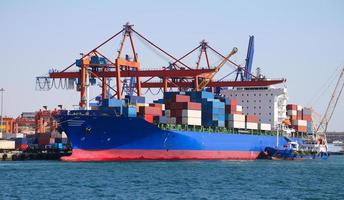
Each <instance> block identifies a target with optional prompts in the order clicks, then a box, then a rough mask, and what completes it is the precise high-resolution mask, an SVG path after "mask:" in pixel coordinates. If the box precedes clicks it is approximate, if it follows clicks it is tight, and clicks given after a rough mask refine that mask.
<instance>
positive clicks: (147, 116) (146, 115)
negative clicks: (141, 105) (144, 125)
mask: <svg viewBox="0 0 344 200" xmlns="http://www.w3.org/2000/svg"><path fill="white" fill-rule="evenodd" d="M143 119H144V120H146V121H147V122H149V123H153V120H154V116H153V115H149V114H145V115H144V116H143Z"/></svg>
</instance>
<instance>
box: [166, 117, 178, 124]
mask: <svg viewBox="0 0 344 200" xmlns="http://www.w3.org/2000/svg"><path fill="white" fill-rule="evenodd" d="M167 123H168V124H176V123H177V119H176V118H175V117H167Z"/></svg>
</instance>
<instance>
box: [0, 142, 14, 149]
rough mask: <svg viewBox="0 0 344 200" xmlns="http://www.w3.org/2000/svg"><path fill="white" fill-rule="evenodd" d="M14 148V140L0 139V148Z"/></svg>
mask: <svg viewBox="0 0 344 200" xmlns="http://www.w3.org/2000/svg"><path fill="white" fill-rule="evenodd" d="M15 148H16V142H15V141H12V140H0V149H4V150H13V149H15Z"/></svg>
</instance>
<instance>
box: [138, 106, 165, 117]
mask: <svg viewBox="0 0 344 200" xmlns="http://www.w3.org/2000/svg"><path fill="white" fill-rule="evenodd" d="M139 115H141V116H144V115H153V116H162V110H161V108H157V107H144V106H142V107H140V108H139Z"/></svg>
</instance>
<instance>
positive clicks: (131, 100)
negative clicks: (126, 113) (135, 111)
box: [125, 95, 146, 104]
mask: <svg viewBox="0 0 344 200" xmlns="http://www.w3.org/2000/svg"><path fill="white" fill-rule="evenodd" d="M125 101H126V103H129V104H137V103H140V104H144V103H146V98H145V97H141V96H131V95H126V96H125Z"/></svg>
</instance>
